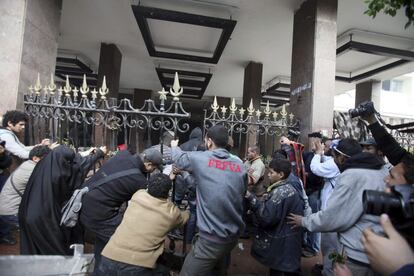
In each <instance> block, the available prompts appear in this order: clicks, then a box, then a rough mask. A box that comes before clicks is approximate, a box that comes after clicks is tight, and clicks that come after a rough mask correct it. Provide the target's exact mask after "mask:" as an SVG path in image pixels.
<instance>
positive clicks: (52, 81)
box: [47, 73, 56, 95]
mask: <svg viewBox="0 0 414 276" xmlns="http://www.w3.org/2000/svg"><path fill="white" fill-rule="evenodd" d="M47 88H48V89H49V91H50V95H54V94H55V90H56V84H55V79H54V77H53V73H52V74H50V83H49V85H48V87H47Z"/></svg>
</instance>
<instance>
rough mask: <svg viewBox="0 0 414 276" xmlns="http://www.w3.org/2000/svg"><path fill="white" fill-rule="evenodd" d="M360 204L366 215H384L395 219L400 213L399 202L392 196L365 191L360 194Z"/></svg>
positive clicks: (400, 206) (400, 205)
mask: <svg viewBox="0 0 414 276" xmlns="http://www.w3.org/2000/svg"><path fill="white" fill-rule="evenodd" d="M362 202H363V204H364V211H365V213H366V214H370V215H374V216H379V215H381V214H384V213H386V214H388V215H389V216H390V217H397V216H400V215H401V213H402V204H401V200H400V198H399V197H398V196H396V195H393V194H387V193H384V192H380V191H371V190H365V191H364V192H363V194H362Z"/></svg>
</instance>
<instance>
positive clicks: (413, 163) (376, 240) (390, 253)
mask: <svg viewBox="0 0 414 276" xmlns="http://www.w3.org/2000/svg"><path fill="white" fill-rule="evenodd" d="M349 113H350V115H351V116H352V117H356V116H360V117H361V118H362V119H364V120H365V121H367V122H368V123H369V125H368V128H369V130H370V131H371V133H372V136H373V137H374V139H375V141H376V142H377V147H378V149H379V150H381V151H382V152H383V153H384V155H385V156H386V157H387V158H388V160H389V161H390V163H391V164H392V165H394V167H393V168H392V169H391V170H390V173H389V176H387V177H386V178H385V179H384V180H385V182H386V185H387V188H386V193H382V192H377V191H365V192H364V195H363V201H364V209H365V213H367V214H373V215H381V214H382V213H387V214H388V215H389V216H387V215H382V216H381V224H382V226H383V227H384V230H385V232H386V234H387V236H388V237H381V236H378V235H376V234H374V233H373V232H372V231H371V230H370V229H366V230H365V231H364V237H363V243H364V247H365V250H366V252H367V256H368V258H369V260H370V263H371V264H372V265H373V267H374V268H375V270H377V271H378V272H380V273H382V274H391V273H393V272H394V274H393V275H413V274H414V265H413V263H414V253H413V250H412V247H413V244H414V238H413V234H412V232H413V231H412V230H413V226H414V202H413V197H414V186H413V184H414V156H413V155H412V154H410V153H409V152H407V151H406V150H405V149H404V148H402V147H401V146H400V145H399V144H398V142H397V141H396V140H395V139H394V138H393V137H392V136H391V135H390V134H389V133H388V132H387V131H386V129H385V128H384V127H383V126H382V125H381V124H380V123H379V121H381V123H383V122H382V120H381V117H380V115H379V113H378V112H377V111H376V110H375V108H374V105H373V103H372V102H363V103H361V104H360V105H359V106H358V107H357V108H355V109H351V110H350V111H349ZM377 116H378V118H377ZM391 222H392V223H393V224H394V225H395V227H396V228H397V230H398V232H399V233H398V232H397V231H396V230H395V228H394V226H393V224H392V223H391ZM400 234H402V236H401V235H400ZM404 238H405V239H407V240H408V242H409V243H410V244H411V249H410V247H409V245H408V243H407V241H406V240H405V239H404ZM409 263H411V265H409V266H405V267H404V265H407V264H409ZM399 269H400V270H399ZM397 270H398V272H396V271H397Z"/></svg>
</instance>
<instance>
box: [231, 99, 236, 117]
mask: <svg viewBox="0 0 414 276" xmlns="http://www.w3.org/2000/svg"><path fill="white" fill-rule="evenodd" d="M236 111H237V106H236V100H235V99H234V98H232V99H231V105H230V112H231V114H234V113H235V112H236Z"/></svg>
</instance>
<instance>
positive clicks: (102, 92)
mask: <svg viewBox="0 0 414 276" xmlns="http://www.w3.org/2000/svg"><path fill="white" fill-rule="evenodd" d="M108 92H109V90H108V87H106V77H105V76H104V77H103V80H102V86H101V88H99V94H100V95H101V99H102V100H105V99H106V96H105V95H106V94H108Z"/></svg>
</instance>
